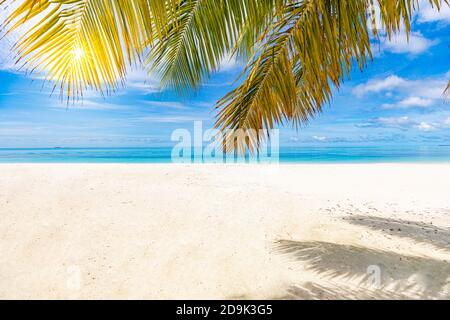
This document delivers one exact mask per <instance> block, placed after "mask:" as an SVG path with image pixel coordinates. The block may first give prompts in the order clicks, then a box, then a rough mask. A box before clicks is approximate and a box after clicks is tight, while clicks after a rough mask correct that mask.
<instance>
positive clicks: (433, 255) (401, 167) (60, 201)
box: [0, 164, 450, 299]
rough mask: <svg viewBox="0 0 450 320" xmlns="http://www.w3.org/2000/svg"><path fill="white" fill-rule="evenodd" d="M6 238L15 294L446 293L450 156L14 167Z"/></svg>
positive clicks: (1, 201) (449, 290) (4, 262)
mask: <svg viewBox="0 0 450 320" xmlns="http://www.w3.org/2000/svg"><path fill="white" fill-rule="evenodd" d="M0 237H1V240H0V252H1V254H0V298H6V299H13V298H39V299H41V298H56V299H82V298H100V299H105V298H118V299H128V298H137V299H222V298H227V299H228V298H231V299H233V298H243V299H354V298H363V299H364V298H374V299H394V298H395V299H402V298H432V299H450V164H359V165H358V164H346V165H337V164H333V165H319V164H317V165H316V164H304V165H280V166H256V165H249V166H245V165H236V166H232V165H231V166H219V165H198V166H195V165H168V164H154V165H153V164H149V165H144V164H142V165H134V164H133V165H132V164H130V165H106V164H98V165H93V164H89V165H87V164H70V165H69V164H66V165H65V164H55V165H51V164H42V165H38V164H32V165H31V164H16V165H12V164H5V165H0Z"/></svg>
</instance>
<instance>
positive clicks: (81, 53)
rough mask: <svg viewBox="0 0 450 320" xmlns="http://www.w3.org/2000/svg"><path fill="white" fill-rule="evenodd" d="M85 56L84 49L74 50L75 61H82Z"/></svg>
mask: <svg viewBox="0 0 450 320" xmlns="http://www.w3.org/2000/svg"><path fill="white" fill-rule="evenodd" d="M83 56H84V50H83V48H80V47H77V48H75V49H74V50H73V58H74V59H75V60H80V59H81V58H83Z"/></svg>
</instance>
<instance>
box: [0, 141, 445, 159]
mask: <svg viewBox="0 0 450 320" xmlns="http://www.w3.org/2000/svg"><path fill="white" fill-rule="evenodd" d="M171 152H172V148H170V147H166V148H35V149H0V163H171V162H173V161H172V159H171ZM279 162H280V163H391V162H405V163H407V162H433V163H436V162H437V163H446V162H448V163H450V145H449V146H415V147H404V146H402V147H398V146H378V147H289V148H287V147H285V148H281V149H280V152H279Z"/></svg>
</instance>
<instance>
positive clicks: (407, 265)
mask: <svg viewBox="0 0 450 320" xmlns="http://www.w3.org/2000/svg"><path fill="white" fill-rule="evenodd" d="M275 252H277V253H278V254H281V255H285V256H287V257H289V258H290V259H292V260H293V261H295V262H299V263H301V265H302V267H303V268H305V269H306V270H309V271H312V272H313V273H314V274H316V275H318V277H319V278H320V279H321V280H323V281H322V282H321V283H322V284H319V283H311V282H310V283H303V284H301V285H295V286H292V287H290V288H289V289H288V290H287V295H286V296H285V297H281V298H283V299H403V298H404V299H407V298H416V299H417V298H420V299H423V298H431V299H449V298H450V295H449V292H448V289H449V288H448V287H449V286H450V282H449V281H450V278H449V277H450V263H449V262H446V261H440V260H436V259H432V258H425V257H415V256H405V255H401V254H397V253H394V252H390V251H383V250H376V249H371V248H366V247H361V246H353V245H343V244H336V243H328V242H319V241H313V242H299V241H288V240H281V241H278V242H276V243H275ZM374 267H375V268H378V270H379V271H380V281H379V284H378V286H377V287H376V288H374V287H373V286H372V285H373V284H372V283H371V282H370V281H371V276H372V274H371V271H370V270H372V268H374ZM349 283H352V284H353V285H347V284H349ZM324 284H325V285H324Z"/></svg>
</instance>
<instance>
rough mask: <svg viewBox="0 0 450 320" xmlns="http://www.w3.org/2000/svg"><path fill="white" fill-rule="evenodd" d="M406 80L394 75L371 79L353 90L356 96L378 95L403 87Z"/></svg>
mask: <svg viewBox="0 0 450 320" xmlns="http://www.w3.org/2000/svg"><path fill="white" fill-rule="evenodd" d="M405 82H406V80H405V79H402V78H400V77H398V76H396V75H391V76H389V77H387V78H385V79H372V80H369V81H368V82H366V83H364V84H361V85H358V86H356V87H355V88H354V89H353V93H355V94H356V95H357V96H363V95H365V94H367V93H378V92H382V91H389V90H393V89H395V88H399V87H401V86H404V85H405Z"/></svg>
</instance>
